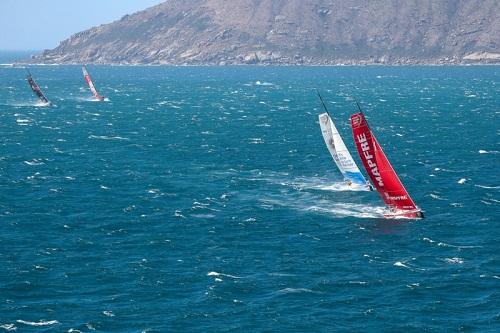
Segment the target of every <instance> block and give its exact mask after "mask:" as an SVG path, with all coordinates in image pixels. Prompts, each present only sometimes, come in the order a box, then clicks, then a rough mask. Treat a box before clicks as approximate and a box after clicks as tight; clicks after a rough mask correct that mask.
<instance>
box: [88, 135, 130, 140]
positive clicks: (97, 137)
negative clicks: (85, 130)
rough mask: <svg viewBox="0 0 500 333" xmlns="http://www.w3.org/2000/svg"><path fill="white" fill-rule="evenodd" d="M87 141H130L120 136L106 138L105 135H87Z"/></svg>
mask: <svg viewBox="0 0 500 333" xmlns="http://www.w3.org/2000/svg"><path fill="white" fill-rule="evenodd" d="M88 138H89V139H96V140H116V141H130V139H129V138H124V137H121V136H106V135H89V137H88Z"/></svg>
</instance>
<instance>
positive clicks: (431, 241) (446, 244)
mask: <svg viewBox="0 0 500 333" xmlns="http://www.w3.org/2000/svg"><path fill="white" fill-rule="evenodd" d="M422 240H423V241H424V242H428V243H431V244H437V246H440V247H452V248H456V249H477V248H482V246H479V245H452V244H448V243H444V242H439V241H435V240H432V239H430V238H428V237H424V238H422Z"/></svg>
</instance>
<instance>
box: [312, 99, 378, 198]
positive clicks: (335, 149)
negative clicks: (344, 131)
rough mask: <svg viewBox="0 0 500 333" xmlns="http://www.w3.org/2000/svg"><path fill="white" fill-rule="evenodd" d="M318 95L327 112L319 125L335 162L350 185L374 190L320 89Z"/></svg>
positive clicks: (323, 114)
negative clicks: (346, 143)
mask: <svg viewBox="0 0 500 333" xmlns="http://www.w3.org/2000/svg"><path fill="white" fill-rule="evenodd" d="M318 96H319V98H320V100H321V103H322V104H323V107H324V109H325V111H326V112H325V113H322V114H320V115H319V125H320V126H321V133H322V134H323V139H325V143H326V146H327V148H328V151H329V152H330V155H332V157H333V160H334V161H335V164H336V165H337V167H338V168H339V170H340V172H341V173H342V175H343V176H344V179H345V181H346V183H347V184H348V185H349V186H353V187H357V188H360V189H363V190H366V191H373V188H372V186H371V185H370V183H369V182H368V181H367V180H366V179H365V177H363V174H362V173H361V171H360V170H359V168H358V166H357V165H356V162H354V160H353V158H352V156H351V154H350V153H349V150H347V147H346V145H345V143H344V140H342V137H341V136H340V134H339V131H338V130H337V128H336V127H335V124H334V123H333V121H332V118H331V117H330V113H329V112H328V108H327V107H326V104H325V102H324V101H323V98H322V97H321V94H320V93H319V91H318Z"/></svg>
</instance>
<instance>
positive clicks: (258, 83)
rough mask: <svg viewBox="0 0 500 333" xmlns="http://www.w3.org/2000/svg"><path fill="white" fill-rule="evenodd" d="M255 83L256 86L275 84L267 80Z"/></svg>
mask: <svg viewBox="0 0 500 333" xmlns="http://www.w3.org/2000/svg"><path fill="white" fill-rule="evenodd" d="M255 85H256V86H268V87H269V86H274V84H273V83H271V82H265V81H264V82H262V81H256V82H255Z"/></svg>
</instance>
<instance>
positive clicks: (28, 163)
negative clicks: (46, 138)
mask: <svg viewBox="0 0 500 333" xmlns="http://www.w3.org/2000/svg"><path fill="white" fill-rule="evenodd" d="M24 163H25V164H27V165H30V166H35V165H43V164H45V163H44V162H42V161H41V160H37V159H34V160H32V161H24Z"/></svg>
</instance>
